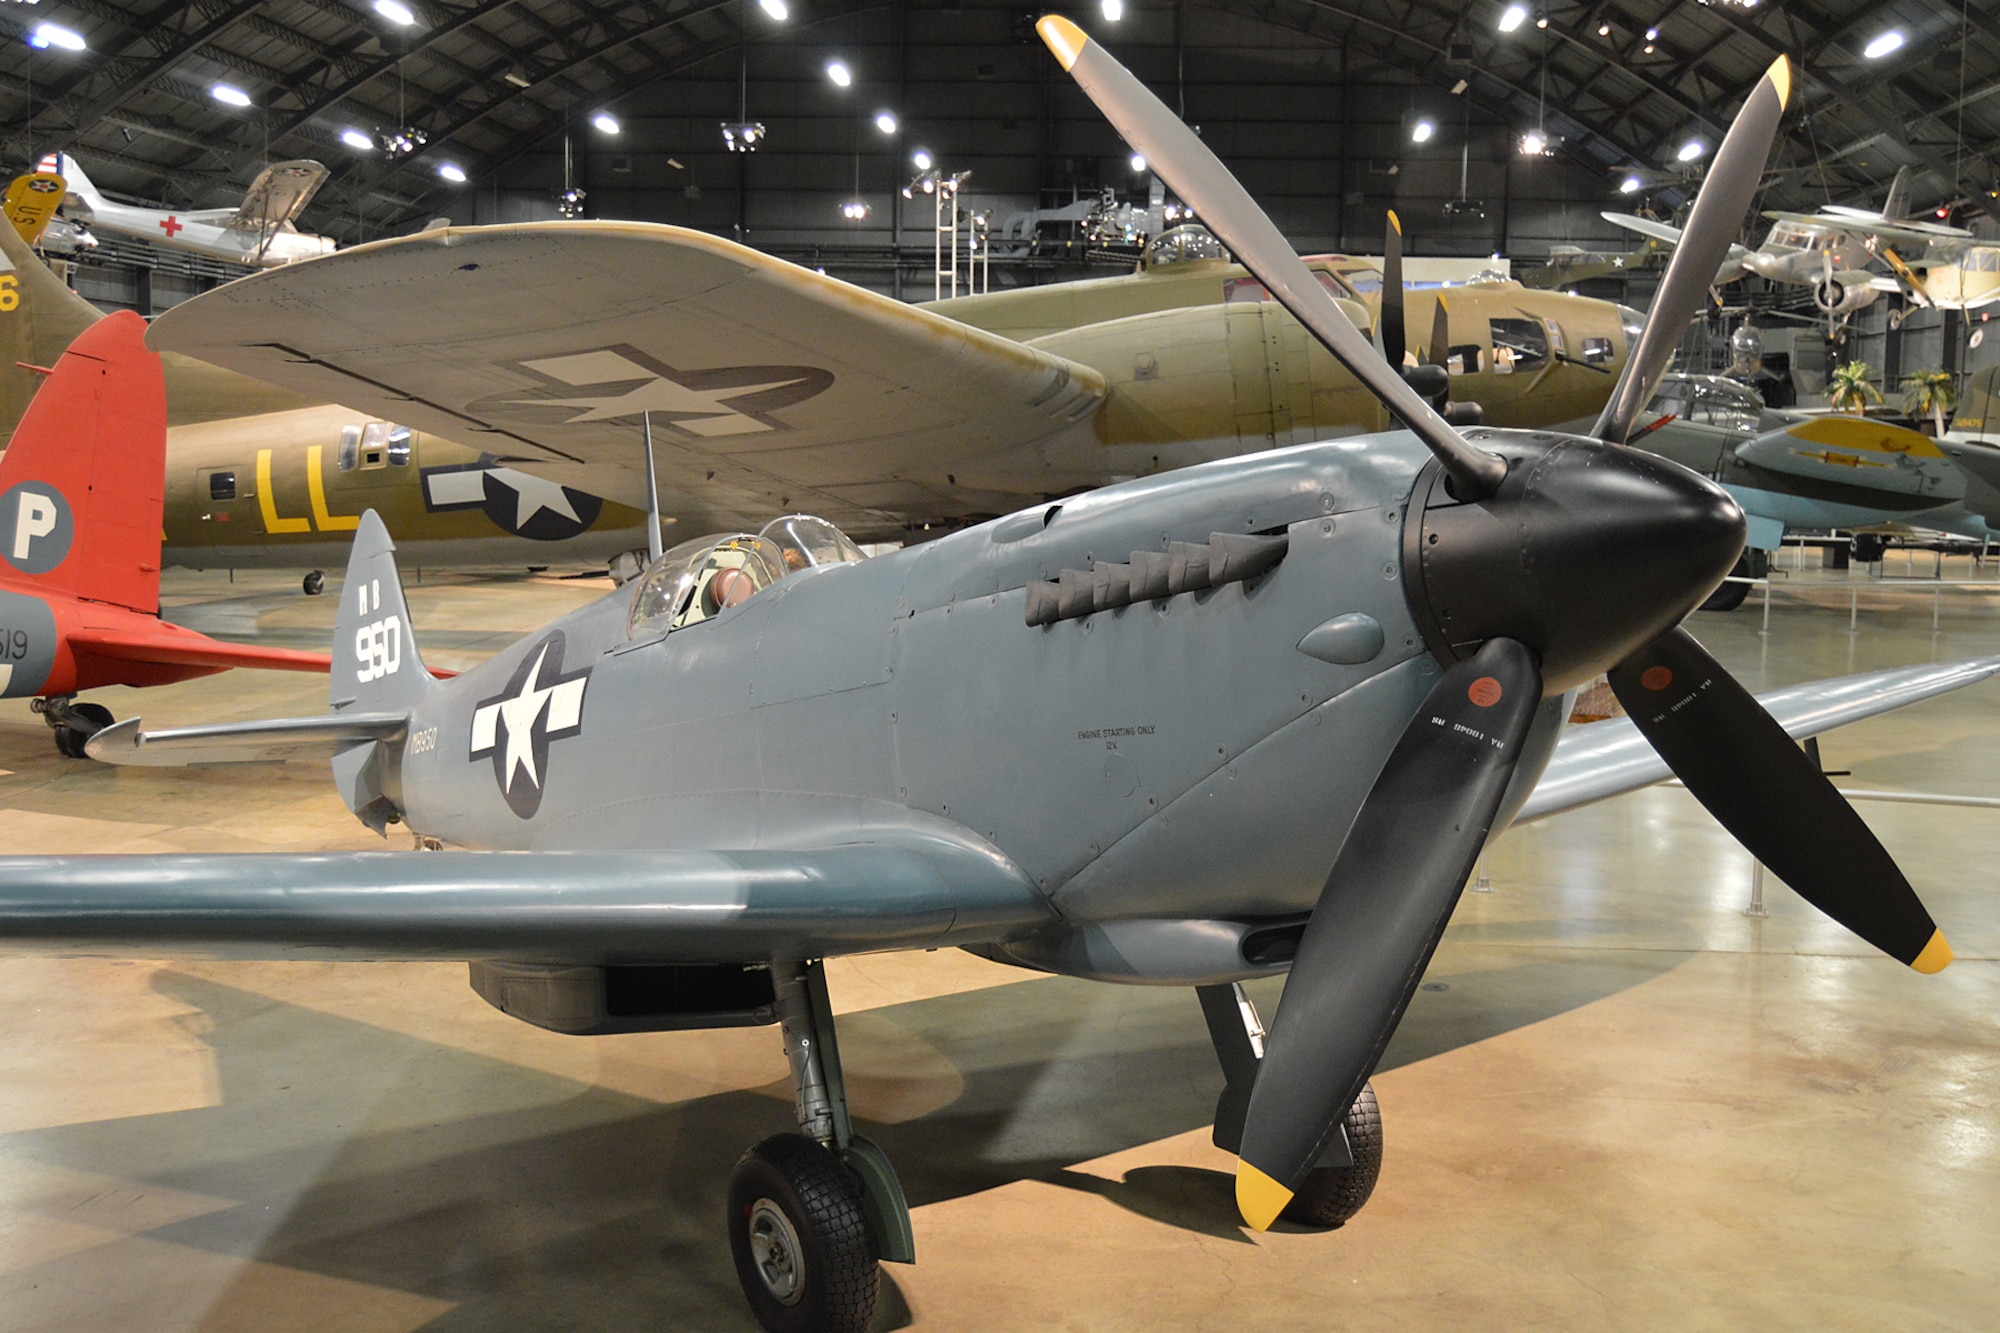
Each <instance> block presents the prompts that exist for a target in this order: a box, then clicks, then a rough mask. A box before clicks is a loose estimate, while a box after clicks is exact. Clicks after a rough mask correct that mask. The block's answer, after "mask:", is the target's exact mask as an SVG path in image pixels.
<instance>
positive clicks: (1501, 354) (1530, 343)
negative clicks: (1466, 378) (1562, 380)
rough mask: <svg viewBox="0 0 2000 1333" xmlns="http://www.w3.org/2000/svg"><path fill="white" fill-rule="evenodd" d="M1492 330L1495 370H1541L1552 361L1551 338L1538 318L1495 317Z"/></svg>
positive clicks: (1509, 373) (1501, 371)
mask: <svg viewBox="0 0 2000 1333" xmlns="http://www.w3.org/2000/svg"><path fill="white" fill-rule="evenodd" d="M1490 327H1491V329H1492V331H1493V373H1494V374H1496V375H1512V374H1516V373H1527V372H1531V371H1537V370H1540V369H1541V368H1542V367H1544V366H1546V365H1548V363H1549V338H1548V333H1547V331H1546V330H1544V329H1543V328H1542V322H1541V321H1540V320H1538V319H1496V320H1492V321H1490Z"/></svg>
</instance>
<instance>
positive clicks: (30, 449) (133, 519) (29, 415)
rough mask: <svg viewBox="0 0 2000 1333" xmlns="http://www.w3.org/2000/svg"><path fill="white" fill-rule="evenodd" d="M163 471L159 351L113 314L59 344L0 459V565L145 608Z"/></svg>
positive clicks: (149, 604) (58, 586)
mask: <svg viewBox="0 0 2000 1333" xmlns="http://www.w3.org/2000/svg"><path fill="white" fill-rule="evenodd" d="M166 472H167V389H166V381H165V379H164V378H163V377H162V375H161V373H160V358H159V357H157V356H155V355H154V354H153V353H151V352H149V351H147V350H146V321H145V320H143V319H141V318H139V316H137V315H135V314H133V313H132V312H131V311H129V310H127V311H120V312H119V313H118V314H115V315H111V316H109V317H107V318H105V319H103V320H100V321H98V322H97V323H96V324H93V325H91V327H89V328H88V329H85V330H84V331H83V333H81V334H80V335H78V337H77V339H76V341H75V342H74V343H71V344H70V348H69V350H68V351H67V352H64V353H63V355H62V359H61V360H59V361H57V362H56V367H55V370H54V371H53V372H52V373H51V374H50V375H49V376H48V379H47V382H46V383H44V384H43V385H42V387H41V391H40V392H39V393H37V394H36V395H35V399H34V401H33V402H32V403H30V404H28V410H27V412H26V414H25V415H23V416H22V418H21V426H20V429H19V430H17V431H15V432H14V441H13V443H12V445H10V446H9V447H8V449H7V452H6V454H5V456H0V560H5V561H6V563H7V565H8V566H10V567H11V568H9V569H6V570H4V571H0V572H5V573H6V574H7V577H8V578H9V579H13V580H24V581H26V582H28V583H30V584H33V585H35V586H37V587H42V588H47V589H49V590H51V591H57V592H66V593H69V594H70V595H72V596H75V597H82V598H87V599H89V600H91V601H97V602H110V603H113V604H114V605H117V606H125V607H130V608H132V609H133V610H135V611H145V612H149V613H152V612H157V611H158V610H159V609H160V519H161V507H162V501H163V498H164V491H165V489H166Z"/></svg>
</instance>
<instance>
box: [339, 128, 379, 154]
mask: <svg viewBox="0 0 2000 1333" xmlns="http://www.w3.org/2000/svg"><path fill="white" fill-rule="evenodd" d="M340 141H341V142H342V143H344V144H346V145H347V146H348V147H349V148H352V149H353V150H354V151H355V152H357V153H372V152H374V151H375V136H374V135H372V134H368V133H365V132H363V131H361V130H357V129H355V128H353V127H352V126H349V127H348V128H347V129H344V130H342V131H341V132H340Z"/></svg>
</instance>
